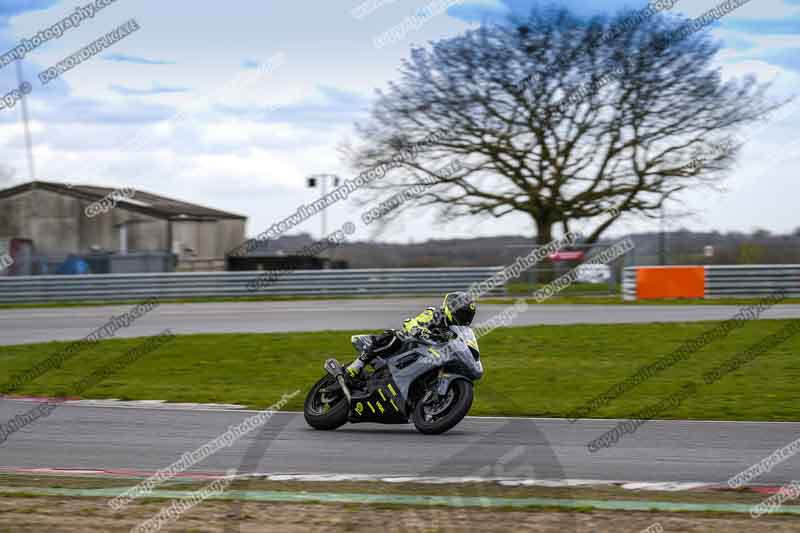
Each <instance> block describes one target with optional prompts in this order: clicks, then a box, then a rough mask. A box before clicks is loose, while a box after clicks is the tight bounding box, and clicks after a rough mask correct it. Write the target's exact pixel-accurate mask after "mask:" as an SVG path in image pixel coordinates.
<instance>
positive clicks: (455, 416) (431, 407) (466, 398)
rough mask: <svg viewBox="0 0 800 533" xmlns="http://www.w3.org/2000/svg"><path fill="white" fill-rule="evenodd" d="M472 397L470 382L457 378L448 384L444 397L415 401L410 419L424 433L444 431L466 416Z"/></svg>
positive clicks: (430, 433) (433, 433)
mask: <svg viewBox="0 0 800 533" xmlns="http://www.w3.org/2000/svg"><path fill="white" fill-rule="evenodd" d="M472 398H473V393H472V383H470V382H469V381H466V380H463V379H459V380H457V381H454V382H452V383H451V384H450V388H449V389H447V394H446V395H445V396H444V397H441V398H439V399H437V400H428V401H427V402H422V401H419V402H417V405H416V406H414V412H413V413H412V414H411V420H412V421H413V422H414V425H415V426H416V428H417V429H418V430H419V431H420V432H421V433H425V434H426V435H438V434H440V433H444V432H445V431H447V430H449V429H451V428H453V427H454V426H455V425H456V424H458V423H459V422H461V420H462V419H463V418H464V417H465V416H467V413H468V412H469V409H470V407H472Z"/></svg>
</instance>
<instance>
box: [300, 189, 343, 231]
mask: <svg viewBox="0 0 800 533" xmlns="http://www.w3.org/2000/svg"><path fill="white" fill-rule="evenodd" d="M328 180H331V182H332V183H333V186H334V187H338V186H339V182H340V181H341V180H340V179H339V176H337V175H336V174H312V175H311V176H309V177H308V178H307V180H306V183H307V184H308V187H309V188H311V189H313V188H315V187H316V186H317V184H319V186H320V187H321V188H322V195H321V196H320V198H324V197H325V195H326V194H328ZM326 211H327V209H323V210H322V236H321V237H320V239H325V237H326V236H327V235H328V214H327V212H326Z"/></svg>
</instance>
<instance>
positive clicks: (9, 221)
mask: <svg viewBox="0 0 800 533" xmlns="http://www.w3.org/2000/svg"><path fill="white" fill-rule="evenodd" d="M90 203H91V202H90V201H88V200H81V199H79V198H75V197H72V196H68V195H61V194H58V193H55V192H51V191H47V190H41V189H37V190H32V191H27V192H23V193H20V194H17V195H15V196H13V197H11V198H0V238H9V239H10V238H22V239H31V240H32V241H33V243H34V246H35V248H36V251H37V253H38V254H40V255H44V256H56V257H57V256H64V255H66V254H69V253H76V252H77V253H85V252H88V251H89V249H90V247H92V246H99V247H101V248H103V249H105V250H110V251H113V252H117V251H119V250H120V229H119V226H120V225H122V224H126V225H127V228H128V229H127V235H128V251H129V252H135V251H167V250H168V251H172V250H173V243H178V242H180V243H181V247H182V248H181V251H182V249H183V248H186V247H189V248H192V249H193V250H194V251H195V254H194V255H192V256H186V259H190V258H200V259H204V260H205V259H214V260H215V261H216V263H215V264H219V265H223V264H224V261H223V260H224V257H225V254H226V252H228V251H230V250H231V249H233V248H234V247H236V246H238V245H239V244H241V243H242V242H243V241H244V239H245V223H246V221H245V220H238V219H223V220H218V221H209V222H205V221H196V220H186V221H180V220H178V221H173V222H172V242H170V241H169V235H170V228H169V226H170V222H169V221H167V220H164V219H160V218H156V217H152V216H149V215H144V214H140V213H137V212H135V211H131V210H128V209H125V208H124V207H123V206H122V205H118V206H117V207H116V208H114V209H112V210H110V211H108V212H106V213H101V214H99V215H97V216H95V217H92V218H89V217H87V216H86V214H85V212H84V211H85V209H86V207H87V206H88V205H89V204H90Z"/></svg>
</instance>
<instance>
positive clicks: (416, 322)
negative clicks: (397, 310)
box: [346, 292, 475, 378]
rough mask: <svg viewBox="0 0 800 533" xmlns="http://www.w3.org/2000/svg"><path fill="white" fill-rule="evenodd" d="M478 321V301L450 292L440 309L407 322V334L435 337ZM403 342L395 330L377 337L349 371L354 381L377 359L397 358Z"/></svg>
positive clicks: (428, 309) (405, 329)
mask: <svg viewBox="0 0 800 533" xmlns="http://www.w3.org/2000/svg"><path fill="white" fill-rule="evenodd" d="M473 318H475V301H474V300H473V299H472V296H470V295H469V293H466V292H450V293H447V294H445V295H444V300H443V301H442V305H441V307H440V308H439V309H436V308H434V307H428V308H427V309H425V310H424V311H423V312H422V313H420V314H418V315H417V316H415V317H414V318H407V319H405V320H404V321H403V333H405V334H407V335H411V336H415V337H425V338H428V337H430V336H434V335H437V334H440V333H441V332H443V331H446V330H448V328H449V327H450V326H469V325H470V324H472V319H473ZM401 344H402V341H401V340H400V339H398V334H397V332H396V331H395V330H393V329H387V330H386V331H384V332H383V333H381V334H380V335H374V336H373V337H372V342H371V343H370V344H369V346H368V347H367V348H366V349H365V350H364V351H363V352H362V353H361V355H359V356H358V359H356V360H355V361H353V362H352V363H350V365H348V367H347V368H346V370H347V373H348V374H349V375H350V377H351V378H357V377H358V376H359V375H360V374H361V369H363V368H364V367H365V366H366V365H367V364H369V363H370V362H372V360H373V359H375V357H377V356H379V355H380V356H384V357H385V356H387V355H391V354H393V353H394V352H395V351H396V350H398V349H399V348H400V345H401Z"/></svg>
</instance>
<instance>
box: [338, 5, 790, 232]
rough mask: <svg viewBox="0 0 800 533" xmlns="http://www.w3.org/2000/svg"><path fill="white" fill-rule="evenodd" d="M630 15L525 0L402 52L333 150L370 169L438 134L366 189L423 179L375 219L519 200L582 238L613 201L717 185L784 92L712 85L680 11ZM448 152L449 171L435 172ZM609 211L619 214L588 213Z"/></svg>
mask: <svg viewBox="0 0 800 533" xmlns="http://www.w3.org/2000/svg"><path fill="white" fill-rule="evenodd" d="M633 15H634V14H632V13H631V12H622V13H619V14H618V15H616V16H615V17H595V18H593V19H591V20H589V21H588V22H587V21H586V20H581V19H579V18H577V17H575V16H573V15H572V14H571V13H570V12H569V11H567V10H565V9H560V8H554V7H550V8H535V9H534V10H533V11H532V12H531V14H530V16H529V17H528V18H527V19H524V20H519V19H518V20H513V21H511V22H510V23H509V24H505V25H497V26H491V27H482V28H479V29H475V30H471V31H468V32H467V33H465V34H464V35H461V36H458V37H455V38H452V39H447V40H443V41H439V42H436V43H432V44H431V46H430V47H428V48H415V49H413V50H412V51H411V56H410V58H409V59H407V60H405V61H404V62H403V65H402V67H401V69H400V77H399V79H398V80H397V81H395V82H392V83H390V85H389V87H388V89H387V90H385V91H378V94H377V101H376V104H375V107H374V109H373V110H372V113H371V117H370V118H369V120H368V121H367V122H366V123H364V124H359V125H358V126H357V128H358V136H359V141H360V142H359V143H358V144H357V147H354V146H352V145H347V146H345V152H346V154H347V155H348V156H349V158H350V162H351V163H352V164H353V166H354V167H356V168H358V169H366V168H370V167H372V166H374V165H376V164H379V163H380V162H382V161H384V160H386V159H387V158H389V157H391V154H392V153H395V152H397V151H398V150H400V149H402V147H403V146H405V145H408V144H410V143H412V142H414V141H415V140H417V139H421V138H424V137H425V136H426V135H428V133H429V132H431V131H434V130H440V129H441V130H445V131H447V132H449V134H450V135H449V137H448V138H447V139H445V140H441V141H438V142H436V143H435V144H434V146H432V147H430V149H429V150H426V151H425V152H424V153H422V154H420V155H419V156H418V157H416V158H414V159H413V160H408V161H405V162H404V163H403V165H402V166H401V167H400V168H397V169H395V170H393V171H392V172H390V173H389V174H387V176H386V177H384V178H382V179H380V180H377V181H376V182H375V183H374V184H373V185H372V186H371V187H370V189H372V191H371V192H369V193H368V195H369V196H371V197H372V198H371V199H373V200H374V199H375V198H376V197H380V196H382V195H385V193H386V191H387V190H392V192H396V191H397V189H402V188H407V187H410V186H413V185H419V186H423V185H425V184H427V183H430V181H431V179H433V180H436V184H435V185H433V186H428V187H426V188H425V191H424V192H423V193H422V194H420V195H419V196H418V198H416V201H414V202H406V203H405V204H403V205H402V206H400V207H399V208H398V209H394V210H392V212H391V213H390V214H389V215H387V217H386V219H387V220H391V219H393V218H397V216H399V215H400V214H401V213H402V212H403V211H405V210H408V209H420V208H421V209H425V208H430V207H435V208H437V212H438V215H439V218H440V220H444V221H450V220H453V219H455V218H457V217H464V216H481V215H483V216H492V217H498V218H499V217H503V216H505V215H508V214H509V213H514V212H522V213H527V214H528V215H529V216H530V217H531V219H532V220H533V223H534V225H535V228H536V239H537V242H538V244H544V243H546V242H549V241H551V240H552V239H553V233H554V229H555V228H558V227H561V228H562V230H563V231H564V232H566V231H568V230H569V229H570V223H572V222H574V221H582V220H586V221H588V222H587V223H588V224H594V226H592V229H591V230H590V231H589V232H587V233H586V242H590V243H593V242H596V241H597V239H598V238H599V237H600V236H601V235H602V233H603V232H604V231H606V230H607V229H608V228H609V227H610V226H611V225H612V224H613V223H614V222H615V221H616V220H618V218H619V216H622V215H624V214H625V213H635V214H637V215H642V216H646V217H657V216H658V215H659V213H660V209H661V207H662V205H663V204H664V203H665V202H666V201H667V200H675V201H680V199H681V193H683V192H684V191H686V190H688V189H693V188H697V187H709V188H711V189H712V190H720V184H721V181H722V180H723V179H724V177H725V175H726V173H727V171H729V170H730V168H731V166H732V164H733V162H734V161H735V159H736V156H737V154H738V152H739V146H736V145H735V143H734V136H733V135H734V133H735V132H736V131H737V130H738V129H739V128H740V127H742V126H745V125H747V124H749V123H750V122H752V121H755V120H757V119H758V118H759V117H762V116H763V115H764V114H766V113H768V112H770V111H771V110H773V109H775V108H776V107H778V106H779V105H780V104H779V103H776V102H772V103H769V102H767V99H766V98H765V91H766V89H767V85H763V84H758V83H756V81H755V79H754V78H752V77H746V78H745V79H740V80H733V81H728V82H723V81H722V80H721V78H720V74H719V72H718V71H717V70H715V69H714V68H713V67H712V61H713V59H714V56H715V54H716V53H717V51H718V49H719V45H718V44H716V43H714V42H713V41H712V40H711V38H710V37H709V36H708V35H707V34H705V33H703V32H697V33H691V32H686V31H683V30H685V29H686V27H687V26H686V24H687V21H685V20H679V19H677V18H676V17H668V16H664V15H655V16H651V17H636V16H633ZM678 35H679V36H680V37H676V36H678ZM719 146H725V147H727V148H726V149H725V150H720V149H719ZM453 160H458V161H459V162H460V163H461V165H462V168H461V170H460V171H459V172H457V173H454V174H452V175H449V176H447V177H442V175H441V174H439V175H437V172H436V171H437V169H439V168H441V167H442V166H444V165H446V164H448V163H449V162H452V161H453ZM693 161H694V163H692V162H693ZM698 161H699V162H700V163H698ZM611 208H616V210H618V212H619V215H618V216H603V217H601V216H600V215H603V214H604V213H606V212H607V211H608V210H609V209H611Z"/></svg>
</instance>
